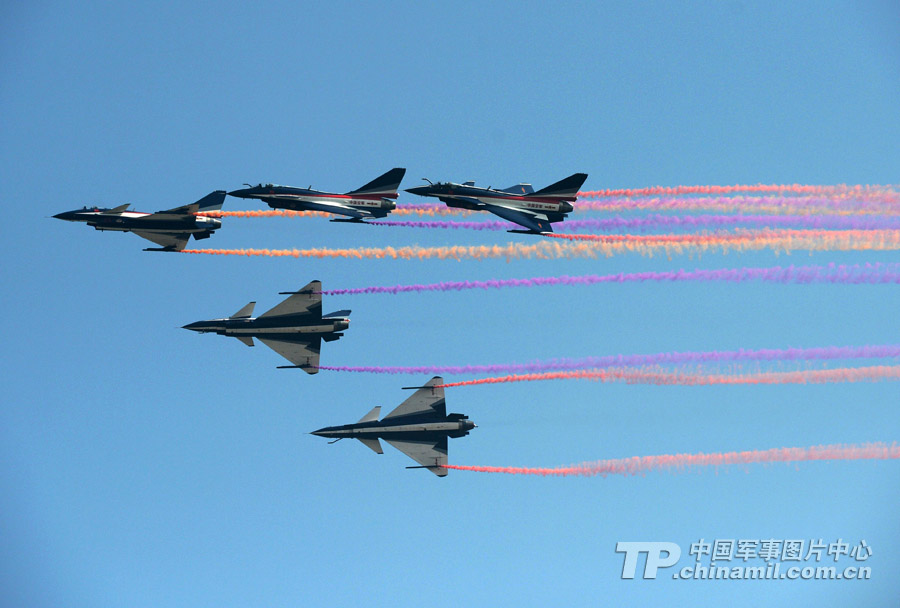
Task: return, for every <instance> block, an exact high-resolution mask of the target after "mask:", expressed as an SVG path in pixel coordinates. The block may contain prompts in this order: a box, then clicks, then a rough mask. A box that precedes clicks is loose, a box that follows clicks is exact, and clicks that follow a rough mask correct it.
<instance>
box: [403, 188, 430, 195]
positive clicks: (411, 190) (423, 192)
mask: <svg viewBox="0 0 900 608" xmlns="http://www.w3.org/2000/svg"><path fill="white" fill-rule="evenodd" d="M406 191H407V192H409V193H410V194H418V195H419V196H428V195H429V194H431V188H429V187H428V186H417V187H415V188H407V189H406Z"/></svg>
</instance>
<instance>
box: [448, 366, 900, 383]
mask: <svg viewBox="0 0 900 608" xmlns="http://www.w3.org/2000/svg"><path fill="white" fill-rule="evenodd" d="M897 379H900V366H888V365H874V366H869V367H844V368H838V369H817V370H798V371H789V372H758V373H751V374H702V373H683V372H665V371H658V370H645V369H627V368H612V369H606V370H573V371H563V372H544V373H539V374H513V375H509V376H499V377H493V378H479V379H477V380H462V381H460V382H447V383H445V384H441V385H440V386H442V387H451V386H476V385H479V384H505V383H510V382H539V381H542V380H594V381H597V382H604V383H608V382H625V383H627V384H656V385H659V386H676V385H677V386H711V385H724V384H830V383H832V382H878V381H881V380H897Z"/></svg>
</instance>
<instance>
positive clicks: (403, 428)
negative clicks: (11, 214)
mask: <svg viewBox="0 0 900 608" xmlns="http://www.w3.org/2000/svg"><path fill="white" fill-rule="evenodd" d="M405 174H406V169H404V168H400V167H397V168H394V169H391V170H390V171H388V172H386V173H384V174H383V175H380V176H378V177H376V178H375V179H373V180H371V181H370V182H368V183H366V184H365V185H364V186H361V187H360V188H357V189H355V190H351V191H349V192H346V193H343V194H339V193H334V192H323V191H320V190H314V189H313V188H312V187H311V186H310V187H309V188H298V187H293V186H280V185H276V184H258V185H256V186H251V185H249V184H244V185H245V186H247V187H246V188H242V189H239V190H233V191H231V192H226V191H225V190H216V191H214V192H211V193H210V194H208V195H206V196H204V197H203V198H201V199H200V200H198V201H197V202H195V203H191V204H188V205H183V206H180V207H175V208H173V209H169V210H166V211H158V212H156V213H146V212H138V211H129V210H128V208H129V206H130V205H128V204H124V205H120V206H118V207H114V208H104V207H99V206H91V207H84V208H82V209H77V210H73V211H66V212H63V213H59V214H57V215H55V216H53V217H55V218H56V219H61V220H66V221H70V222H84V223H86V224H87V225H88V226H92V227H93V228H95V229H96V230H111V231H118V232H133V233H134V234H136V235H137V236H139V237H141V238H144V239H147V240H149V241H152V242H153V243H155V244H157V245H159V247H152V248H146V249H144V251H182V250H184V249H185V247H186V246H187V244H188V242H189V240H190V238H191V237H193V238H194V239H195V240H201V239H206V238H209V237H210V236H212V234H213V233H214V232H215V231H216V230H219V229H220V228H221V227H222V221H221V219H219V218H216V217H210V216H207V215H204V214H206V213H209V212H216V211H219V210H221V209H222V206H223V204H224V202H225V197H226V195H227V196H233V197H236V198H243V199H256V200H260V201H262V202H264V203H266V204H267V205H269V207H271V208H272V209H289V210H294V211H319V212H325V213H330V214H333V215H337V216H339V217H338V218H335V219H332V220H331V221H333V222H354V223H366V222H365V220H367V219H381V218H384V217H387V216H388V215H389V214H390V213H391V211H393V210H394V209H396V208H397V205H396V202H395V201H396V199H397V197H398V192H399V189H400V183H401V182H402V181H403V177H404V176H405ZM586 179H587V174H585V173H575V174H573V175H570V176H569V177H567V178H565V179H562V180H560V181H558V182H556V183H554V184H551V185H550V186H547V187H546V188H542V189H541V190H538V191H535V190H534V188H532V186H531V185H530V184H526V183H521V184H516V185H515V186H510V187H509V188H505V189H502V190H497V189H494V188H490V187H488V188H482V187H476V186H475V183H474V182H472V181H467V182H464V183H462V184H457V183H453V182H438V183H434V182H432V181H430V180H427V179H426V180H425V181H427V182H428V185H427V186H420V187H417V188H409V189H407V190H406V192H409V193H411V194H416V195H419V196H424V197H433V198H437V199H438V200H440V201H441V202H442V203H444V204H445V205H447V206H448V207H457V208H463V209H469V210H475V211H487V212H489V213H492V214H494V215H497V216H499V217H501V218H503V219H505V220H508V221H511V222H513V223H515V224H518V225H519V226H521V227H522V229H515V230H510V231H509V232H515V233H522V234H538V235H540V234H546V233H551V232H553V226H552V224H553V223H554V222H559V221H562V220H564V219H565V218H566V215H567V214H568V213H571V212H572V211H573V209H574V208H573V205H572V203H573V202H575V199H576V196H577V193H578V191H579V189H580V188H581V186H582V185H583V184H584V182H585V180H586ZM281 295H287V296H289V297H288V298H286V299H285V300H283V301H282V302H281V303H279V304H277V305H276V306H275V307H273V308H271V309H270V310H268V311H266V312H265V313H263V314H261V315H259V316H258V317H253V316H252V315H253V309H254V307H255V305H256V302H250V303H249V304H247V305H246V306H244V307H243V308H241V309H240V310H238V311H237V312H236V313H234V314H233V315H231V316H230V317H224V318H219V319H211V320H206V321H195V322H193V323H189V324H187V325H185V326H184V327H183V328H184V329H189V330H191V331H196V332H198V333H216V334H219V335H223V336H231V337H234V338H237V339H238V340H240V341H241V342H243V343H244V344H246V345H247V346H254V342H253V338H256V339H258V340H259V341H260V342H262V343H263V344H265V345H266V346H268V347H269V348H271V349H272V350H274V351H275V352H277V353H278V354H279V355H281V356H282V357H284V358H285V359H287V360H288V361H290V363H291V365H282V366H278V367H279V369H287V368H295V369H302V370H303V371H305V372H306V373H307V374H316V373H318V371H319V357H320V351H321V345H322V341H325V342H333V341H336V340H339V339H340V338H341V336H343V335H344V334H343V332H344V331H346V330H347V329H349V327H350V319H349V315H350V311H349V310H338V311H335V312H332V313H328V314H322V283H321V281H311V282H310V283H308V284H307V285H305V286H304V287H302V288H301V289H299V290H297V291H293V292H281ZM404 388H411V389H415V390H416V392H415V393H413V394H412V395H411V396H410V397H409V398H408V399H406V400H405V401H403V403H401V404H400V405H399V406H397V407H396V408H395V409H394V410H392V411H391V412H390V413H389V414H388V415H386V416H385V417H384V418H381V419H379V417H380V415H381V407H380V406H377V407H375V408H373V409H372V410H371V411H370V412H369V413H368V414H366V415H365V416H363V417H362V418H361V419H360V420H359V421H358V422H356V423H354V424H345V425H339V426H329V427H325V428H321V429H319V430H317V431H314V432H313V433H312V434H313V435H317V436H320V437H328V438H332V439H334V441H333V442H331V443H334V442H336V441H339V440H341V439H344V438H354V439H358V440H359V441H360V442H361V443H363V444H364V445H365V446H366V447H368V448H370V449H372V450H373V451H374V452H376V453H378V454H382V453H383V450H382V447H381V444H380V443H379V439H383V440H385V441H387V442H388V443H390V444H391V445H392V446H394V447H395V448H397V449H398V450H400V451H401V452H403V453H404V454H406V455H407V456H409V457H410V458H412V459H413V460H415V461H416V462H417V463H418V466H414V467H407V468H413V469H415V468H420V469H428V470H429V471H431V472H432V473H434V474H435V475H437V476H438V477H444V476H446V475H447V473H448V469H447V468H446V466H447V464H448V446H447V444H448V439H449V438H455V437H464V436H466V435H468V434H469V431H471V430H472V429H474V428H475V426H476V425H475V423H473V422H471V421H470V420H469V418H468V416H465V415H463V414H447V411H446V402H445V398H444V388H443V379H442V378H441V377H440V376H435V377H434V378H432V379H431V380H429V381H428V382H426V383H425V384H424V385H423V386H418V387H404Z"/></svg>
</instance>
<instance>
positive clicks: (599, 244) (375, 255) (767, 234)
mask: <svg viewBox="0 0 900 608" xmlns="http://www.w3.org/2000/svg"><path fill="white" fill-rule="evenodd" d="M545 236H550V237H554V238H556V239H563V240H569V241H579V242H573V243H566V244H562V243H552V242H549V241H538V242H537V243H534V244H530V245H527V244H524V243H507V244H506V245H481V246H452V247H420V246H418V245H412V246H407V247H359V248H355V249H326V248H321V249H184V250H183V251H182V253H194V254H207V255H237V256H249V257H257V256H264V257H294V258H353V259H364V258H367V259H394V260H397V259H403V260H427V259H441V260H463V259H474V260H484V259H493V258H506V259H507V260H513V259H529V258H538V259H560V258H570V257H597V255H598V254H603V255H605V256H607V257H611V256H613V255H616V254H621V253H640V254H642V255H648V256H651V255H653V254H654V253H657V252H660V251H663V252H665V253H666V254H682V253H693V252H705V251H721V252H723V253H725V252H728V251H756V250H760V249H767V248H768V249H773V250H775V251H785V252H788V251H796V250H804V251H850V250H896V249H900V230H834V231H828V230H778V231H764V232H742V233H737V234H727V235H702V234H701V235H695V234H677V235H649V236H635V235H589V234H547V235H545Z"/></svg>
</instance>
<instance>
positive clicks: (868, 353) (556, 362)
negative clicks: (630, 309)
mask: <svg viewBox="0 0 900 608" xmlns="http://www.w3.org/2000/svg"><path fill="white" fill-rule="evenodd" d="M888 357H900V344H885V345H867V346H825V347H820V348H786V349H758V350H747V349H741V350H730V351H706V352H670V353H655V354H649V355H608V356H605V357H585V358H581V359H551V360H549V361H533V362H531V363H500V364H494V365H420V366H412V367H405V366H380V365H373V366H352V367H351V366H327V365H322V366H320V367H319V369H327V370H331V371H339V372H364V373H370V374H495V373H503V372H547V371H554V370H570V369H603V368H607V367H639V366H642V365H661V364H670V365H679V364H686V363H729V362H741V361H811V360H817V361H827V360H833V359H881V358H888Z"/></svg>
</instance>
